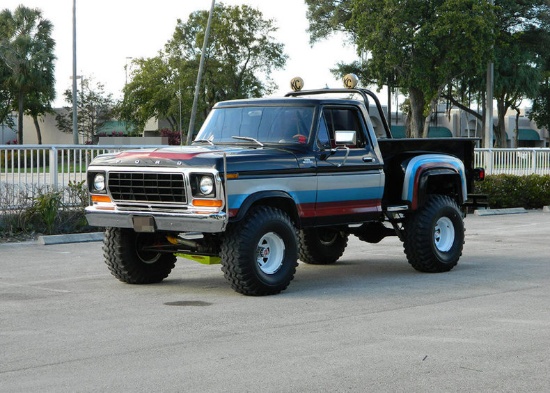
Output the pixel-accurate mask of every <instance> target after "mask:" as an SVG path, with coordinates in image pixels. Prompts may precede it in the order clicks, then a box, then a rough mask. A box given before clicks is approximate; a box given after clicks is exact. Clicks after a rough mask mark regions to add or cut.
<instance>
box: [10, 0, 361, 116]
mask: <svg viewBox="0 0 550 393" xmlns="http://www.w3.org/2000/svg"><path fill="white" fill-rule="evenodd" d="M221 2H223V3H224V4H225V5H240V4H247V5H250V6H252V7H254V8H256V9H258V10H260V11H261V12H262V14H263V16H264V19H274V21H275V26H277V27H278V31H277V32H276V34H274V36H275V39H276V40H277V41H278V42H281V43H283V44H284V45H285V53H286V54H287V55H288V56H289V58H288V60H287V64H286V67H285V68H284V69H283V70H280V71H276V72H274V73H273V74H272V75H271V76H272V79H273V80H274V81H275V83H277V84H278V86H279V90H278V91H277V92H276V94H275V95H284V94H285V93H286V92H288V91H290V80H291V79H292V78H293V77H295V76H301V77H302V78H303V79H304V86H305V88H306V89H313V88H323V87H325V86H329V87H341V86H342V84H341V81H340V80H339V79H338V80H336V79H335V78H334V77H333V76H332V74H331V73H330V69H331V68H334V66H335V65H336V63H338V62H351V61H353V60H356V59H357V55H356V53H355V50H354V48H353V46H352V45H350V44H349V43H348V42H347V41H346V38H345V36H344V35H336V36H334V37H331V38H330V39H327V40H324V41H321V42H319V43H316V44H314V45H313V46H311V45H310V44H309V34H308V33H307V31H306V30H307V28H308V21H307V18H306V9H307V7H306V5H305V3H304V2H303V1H301V0H277V1H270V0H263V1H262V0H223V1H216V4H219V3H221ZM20 4H22V5H24V6H26V7H28V8H39V9H40V10H41V11H42V16H43V17H44V18H45V19H48V20H49V21H50V22H52V24H53V27H54V29H53V33H52V37H53V39H54V40H55V42H56V48H55V55H56V57H57V60H56V63H55V67H56V70H55V77H56V92H57V98H56V100H55V102H54V107H60V106H64V105H66V103H64V102H63V91H65V90H67V89H71V88H72V80H71V76H72V73H73V71H72V70H73V0H2V2H1V5H0V9H2V10H3V9H6V8H8V9H10V10H11V11H14V10H15V9H16V8H17V6H18V5H20ZM211 4H212V1H211V0H157V1H155V2H151V1H135V0H76V29H77V31H76V45H77V56H76V58H77V75H83V76H84V77H86V78H90V77H91V78H93V80H94V81H95V82H100V83H102V84H103V85H104V86H105V89H106V91H107V92H110V93H112V94H113V97H114V98H115V99H119V98H121V96H122V93H121V90H122V88H123V86H124V83H125V80H126V72H125V66H126V65H127V64H129V63H130V61H131V59H129V58H140V57H143V58H149V57H153V56H156V55H157V53H158V51H159V50H161V49H162V48H163V47H164V44H165V43H166V42H167V41H168V40H170V38H171V36H172V33H173V32H174V30H175V28H176V23H177V19H178V18H179V19H182V20H183V21H186V20H187V19H188V17H189V14H191V13H192V12H194V11H197V10H209V9H210V6H211Z"/></svg>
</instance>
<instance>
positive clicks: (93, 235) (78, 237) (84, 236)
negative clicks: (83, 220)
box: [37, 232, 103, 246]
mask: <svg viewBox="0 0 550 393" xmlns="http://www.w3.org/2000/svg"><path fill="white" fill-rule="evenodd" d="M102 240H103V232H90V233H73V234H66V235H50V236H39V237H38V240H37V242H38V243H40V244H43V245H45V246H49V245H51V244H65V243H86V242H99V241H102Z"/></svg>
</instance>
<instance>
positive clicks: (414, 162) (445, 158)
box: [401, 154, 468, 210]
mask: <svg viewBox="0 0 550 393" xmlns="http://www.w3.org/2000/svg"><path fill="white" fill-rule="evenodd" d="M434 176H452V177H453V182H454V183H455V186H456V187H459V189H458V190H457V194H458V200H457V203H458V204H462V203H463V202H464V201H465V200H466V199H467V192H468V191H467V185H466V171H465V169H464V163H463V162H462V161H461V160H459V159H458V158H456V157H453V156H449V155H444V154H423V155H420V156H416V157H413V158H412V159H411V160H410V161H409V162H408V163H407V165H406V168H405V179H404V182H403V190H402V194H401V199H402V200H403V201H405V202H407V203H408V204H409V205H410V207H411V209H412V210H416V209H417V208H418V207H420V206H421V203H422V200H423V199H424V197H425V195H426V193H427V189H428V187H427V186H428V184H429V183H430V179H434V178H433V177H434Z"/></svg>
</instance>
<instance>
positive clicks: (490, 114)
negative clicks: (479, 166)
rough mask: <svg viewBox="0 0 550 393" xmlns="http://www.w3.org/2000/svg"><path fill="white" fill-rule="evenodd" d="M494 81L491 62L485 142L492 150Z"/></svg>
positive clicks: (488, 77) (491, 2)
mask: <svg viewBox="0 0 550 393" xmlns="http://www.w3.org/2000/svg"><path fill="white" fill-rule="evenodd" d="M489 4H490V5H491V6H493V5H494V4H495V2H494V0H489ZM493 79H494V64H493V61H490V62H489V63H488V64H487V85H486V89H487V96H486V98H485V99H486V101H485V130H484V131H485V132H484V142H485V146H483V147H485V148H487V149H490V148H492V147H493Z"/></svg>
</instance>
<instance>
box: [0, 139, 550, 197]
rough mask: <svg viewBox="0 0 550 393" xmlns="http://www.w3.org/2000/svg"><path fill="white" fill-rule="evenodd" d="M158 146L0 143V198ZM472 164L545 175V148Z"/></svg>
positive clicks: (58, 184) (549, 163) (505, 152)
mask: <svg viewBox="0 0 550 393" xmlns="http://www.w3.org/2000/svg"><path fill="white" fill-rule="evenodd" d="M150 147H160V146H136V145H101V146H98V145H94V146H89V145H86V146H84V145H83V146H75V145H57V146H52V145H23V146H17V145H0V201H2V200H7V199H10V198H8V197H9V196H7V195H2V193H4V194H5V193H6V192H8V190H10V191H9V192H13V193H17V194H20V192H21V190H24V191H25V190H27V191H28V190H31V191H29V193H32V190H35V189H55V190H59V189H64V188H66V187H67V186H68V185H69V183H70V182H72V183H80V182H85V181H86V168H87V167H88V164H89V163H90V161H91V160H92V159H93V158H94V157H96V156H97V155H99V154H102V153H107V152H114V151H120V150H126V149H136V148H150ZM474 166H475V167H483V168H485V172H486V174H488V175H494V174H513V175H530V174H539V175H548V174H550V149H549V148H519V149H475V153H474Z"/></svg>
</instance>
